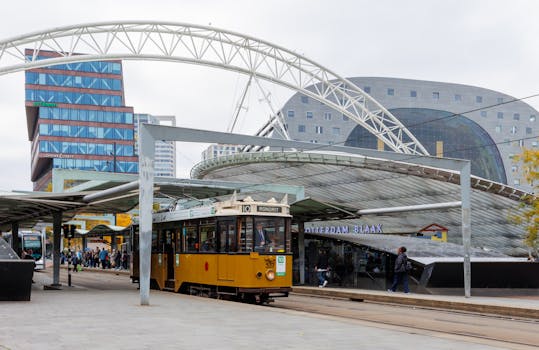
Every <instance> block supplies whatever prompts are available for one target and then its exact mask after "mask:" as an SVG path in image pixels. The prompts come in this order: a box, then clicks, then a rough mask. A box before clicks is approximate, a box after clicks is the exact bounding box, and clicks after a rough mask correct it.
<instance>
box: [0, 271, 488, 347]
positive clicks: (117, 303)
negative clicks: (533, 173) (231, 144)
mask: <svg viewBox="0 0 539 350" xmlns="http://www.w3.org/2000/svg"><path fill="white" fill-rule="evenodd" d="M63 273H65V271H64V272H63ZM34 278H35V280H36V282H37V283H36V284H35V285H34V286H33V290H32V300H31V301H30V302H1V303H0V349H2V350H5V349H11V350H17V349H38V348H39V349H74V348H76V349H96V348H99V349H198V350H199V349H247V348H255V347H256V348H257V349H272V350H273V349H275V348H279V349H397V348H398V349H414V350H416V349H418V348H423V349H426V348H430V349H460V348H466V349H467V350H476V349H494V348H492V347H489V346H486V345H482V344H478V343H471V342H465V341H462V340H455V339H452V338H451V337H447V336H445V337H443V338H442V337H437V336H433V334H428V333H427V334H426V335H420V334H411V333H407V332H402V331H398V330H394V329H388V328H384V327H383V326H380V327H371V326H370V325H366V324H365V323H364V322H360V321H353V320H348V319H346V320H344V319H340V318H334V317H328V316H321V315H312V314H307V313H303V312H297V311H290V310H283V309H276V308H269V307H264V306H256V305H249V304H242V303H235V302H227V301H222V300H214V299H205V298H200V297H191V296H187V295H181V294H174V293H167V292H157V291H152V292H151V297H150V302H151V306H144V307H143V306H140V305H139V293H138V291H136V290H133V287H132V286H131V287H130V289H125V290H98V289H91V288H78V287H76V285H75V287H74V288H69V287H64V289H63V290H59V291H44V290H43V285H44V284H48V283H50V282H51V280H50V277H49V275H47V274H44V273H40V274H36V276H35V277H34ZM476 341H480V340H476ZM418 344H421V345H420V346H419V345H418Z"/></svg>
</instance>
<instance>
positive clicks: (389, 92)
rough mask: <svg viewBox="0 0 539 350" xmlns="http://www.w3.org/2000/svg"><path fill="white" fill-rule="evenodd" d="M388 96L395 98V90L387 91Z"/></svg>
mask: <svg viewBox="0 0 539 350" xmlns="http://www.w3.org/2000/svg"><path fill="white" fill-rule="evenodd" d="M387 95H388V96H394V95H395V89H387Z"/></svg>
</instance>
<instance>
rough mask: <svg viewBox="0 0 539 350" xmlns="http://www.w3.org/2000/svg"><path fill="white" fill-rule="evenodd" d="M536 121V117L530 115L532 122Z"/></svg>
mask: <svg viewBox="0 0 539 350" xmlns="http://www.w3.org/2000/svg"><path fill="white" fill-rule="evenodd" d="M534 121H535V115H533V114H532V115H530V122H534Z"/></svg>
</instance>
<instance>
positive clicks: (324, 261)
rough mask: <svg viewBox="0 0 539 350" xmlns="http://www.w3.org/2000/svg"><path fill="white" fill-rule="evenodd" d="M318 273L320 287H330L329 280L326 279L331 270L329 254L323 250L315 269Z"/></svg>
mask: <svg viewBox="0 0 539 350" xmlns="http://www.w3.org/2000/svg"><path fill="white" fill-rule="evenodd" d="M314 269H315V271H316V273H317V274H318V287H320V288H324V287H325V286H327V285H328V280H327V279H326V273H327V272H328V270H329V259H328V254H327V252H326V251H325V250H324V249H322V250H320V254H319V255H318V261H317V262H316V266H315V267H314Z"/></svg>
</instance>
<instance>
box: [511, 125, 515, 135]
mask: <svg viewBox="0 0 539 350" xmlns="http://www.w3.org/2000/svg"><path fill="white" fill-rule="evenodd" d="M510 132H511V134H516V133H517V127H516V126H515V125H513V126H512V127H511V130H510Z"/></svg>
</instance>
